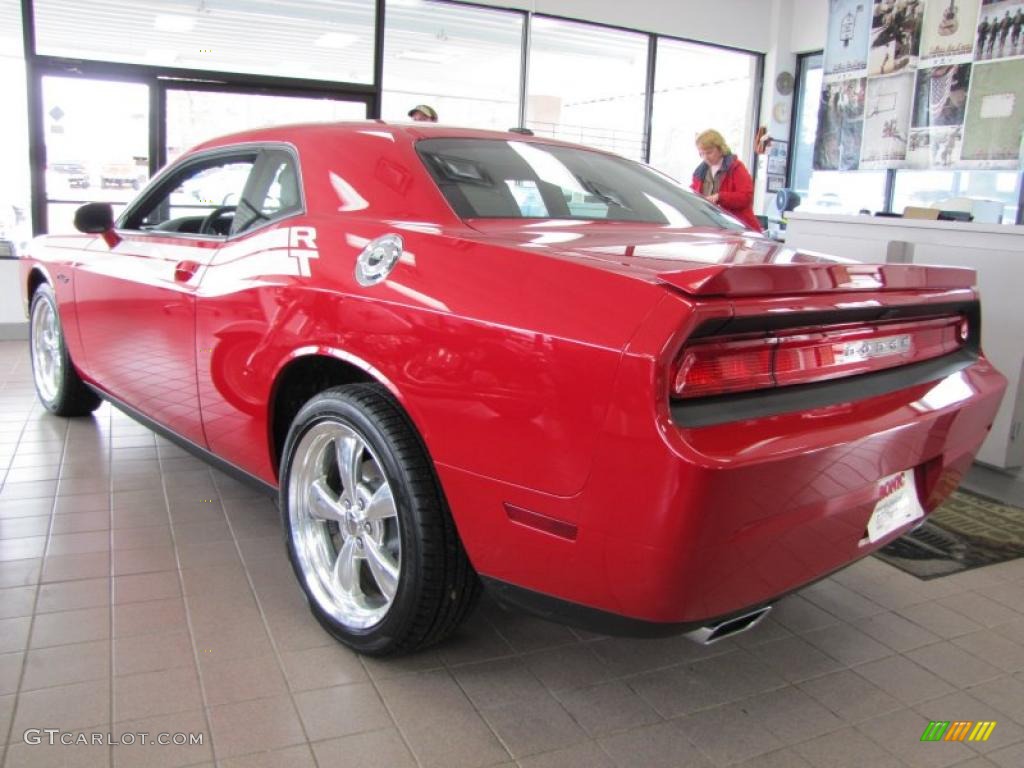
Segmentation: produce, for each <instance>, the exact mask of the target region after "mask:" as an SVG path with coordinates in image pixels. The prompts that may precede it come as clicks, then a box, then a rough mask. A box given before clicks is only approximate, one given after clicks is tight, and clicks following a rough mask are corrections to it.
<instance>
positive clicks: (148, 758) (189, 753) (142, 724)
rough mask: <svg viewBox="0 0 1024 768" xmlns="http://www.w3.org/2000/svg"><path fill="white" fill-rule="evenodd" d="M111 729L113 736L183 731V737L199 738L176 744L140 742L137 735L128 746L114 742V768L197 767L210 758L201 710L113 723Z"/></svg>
mask: <svg viewBox="0 0 1024 768" xmlns="http://www.w3.org/2000/svg"><path fill="white" fill-rule="evenodd" d="M113 731H114V734H115V736H118V737H120V738H124V737H123V734H125V733H136V734H137V733H149V734H151V735H152V734H159V733H168V734H178V733H183V734H186V739H189V740H190V739H191V737H195V738H197V739H201V743H191V741H189V742H188V743H186V744H183V745H180V746H178V745H173V744H170V745H163V746H157V745H153V744H151V743H149V744H142V743H141V742H140V740H139V739H138V738H136V741H135V743H134V744H131V745H122V744H118V745H116V746H115V747H114V748H113V756H114V766H115V768H136V767H139V768H143V767H144V768H177V767H178V766H197V765H198V764H200V763H202V761H204V760H210V759H212V757H213V749H212V738H211V735H210V732H209V730H208V727H207V722H206V718H205V716H204V715H203V713H202V711H201V710H195V711H192V712H178V713H174V714H170V715H158V716H156V717H151V718H147V719H145V720H133V721H129V722H124V723H117V724H115V725H114V726H113Z"/></svg>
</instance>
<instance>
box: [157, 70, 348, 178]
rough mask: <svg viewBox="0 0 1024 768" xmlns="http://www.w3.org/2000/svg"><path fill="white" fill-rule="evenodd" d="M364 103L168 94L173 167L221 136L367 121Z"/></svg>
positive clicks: (169, 157)
mask: <svg viewBox="0 0 1024 768" xmlns="http://www.w3.org/2000/svg"><path fill="white" fill-rule="evenodd" d="M365 119H366V105H365V104H363V102H361V101H338V100H337V99H317V98H308V97H299V96H267V95H263V94H249V93H225V92H224V91H189V90H180V89H177V88H175V89H171V90H168V91H167V162H168V163H170V162H173V161H174V160H176V159H177V158H178V157H179V156H180V155H181V154H182V153H183V152H185V151H186V150H187V149H190V148H191V147H194V146H195V145H196V144H199V143H201V142H203V141H206V140H207V139H212V138H215V137H217V136H223V135H225V134H228V133H235V132H236V131H244V130H249V129H253V128H266V127H268V126H271V125H282V124H285V123H326V122H333V121H336V120H365Z"/></svg>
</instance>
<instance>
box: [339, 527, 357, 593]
mask: <svg viewBox="0 0 1024 768" xmlns="http://www.w3.org/2000/svg"><path fill="white" fill-rule="evenodd" d="M334 582H335V583H336V584H337V585H338V588H339V589H341V591H342V592H344V593H345V594H346V595H349V596H350V597H355V596H356V595H358V594H361V592H360V589H359V561H358V560H357V559H356V540H355V539H354V538H348V539H345V543H344V544H342V546H341V551H340V552H338V559H337V560H335V561H334Z"/></svg>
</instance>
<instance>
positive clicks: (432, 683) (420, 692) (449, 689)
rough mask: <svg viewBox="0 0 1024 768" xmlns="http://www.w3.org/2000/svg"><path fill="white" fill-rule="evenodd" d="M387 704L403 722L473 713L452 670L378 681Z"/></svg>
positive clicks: (393, 713) (400, 721)
mask: <svg viewBox="0 0 1024 768" xmlns="http://www.w3.org/2000/svg"><path fill="white" fill-rule="evenodd" d="M377 688H378V689H379V690H380V693H381V696H383V697H384V703H385V704H387V706H388V709H389V710H390V711H391V713H392V715H393V716H394V717H395V719H396V720H397V721H398V722H399V725H401V724H403V723H406V722H413V721H417V720H420V721H431V720H436V719H443V718H444V717H446V716H447V715H449V714H451V713H454V712H471V711H473V706H472V705H471V704H470V702H469V699H467V698H466V694H464V693H463V692H462V689H461V688H459V686H458V685H457V684H456V682H455V680H454V679H452V676H451V673H450V672H448V670H434V671H430V672H420V673H417V674H412V675H404V676H402V677H395V678H392V679H389V680H381V681H379V682H378V683H377Z"/></svg>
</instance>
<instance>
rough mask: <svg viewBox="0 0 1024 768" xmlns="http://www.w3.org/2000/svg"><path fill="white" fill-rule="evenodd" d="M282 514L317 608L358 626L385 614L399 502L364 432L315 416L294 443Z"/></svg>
mask: <svg viewBox="0 0 1024 768" xmlns="http://www.w3.org/2000/svg"><path fill="white" fill-rule="evenodd" d="M290 474H291V476H290V478H289V482H288V518H289V525H290V526H291V537H292V542H293V545H294V551H295V556H296V558H297V560H298V565H299V568H300V571H301V574H302V578H303V579H304V580H305V583H306V587H307V589H308V590H309V592H310V594H311V595H312V597H313V598H314V599H315V600H316V602H317V604H318V606H319V607H320V609H321V610H323V611H324V612H325V613H327V614H328V615H329V616H330V617H331V618H333V619H334V620H335V621H337V622H339V623H340V624H342V625H344V626H345V627H348V628H351V629H365V628H368V627H372V626H374V625H376V624H378V623H379V622H380V621H381V620H383V619H384V617H385V616H386V615H387V613H388V611H389V610H390V609H391V606H392V603H393V602H394V600H395V595H396V593H397V591H398V584H399V579H400V578H401V570H402V558H401V555H402V544H401V535H400V533H401V531H400V527H399V518H398V510H397V508H396V506H395V500H394V496H393V494H392V488H391V485H390V483H389V482H388V479H387V477H386V476H385V474H384V470H383V466H382V465H381V462H380V460H379V459H378V458H377V456H376V455H375V454H374V452H373V451H372V450H371V449H370V447H369V445H368V443H367V441H366V439H365V438H364V437H363V436H362V435H360V434H359V433H358V432H357V431H356V430H354V429H353V428H351V427H350V426H348V425H346V424H343V423H341V422H340V421H337V420H325V421H319V422H317V423H316V424H314V425H313V426H312V427H310V429H309V430H308V431H307V432H306V433H305V434H304V435H303V436H302V438H301V439H300V441H299V443H298V445H297V446H296V448H295V453H294V460H293V461H292V463H291V473H290Z"/></svg>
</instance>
